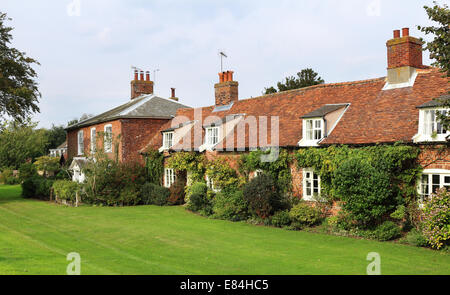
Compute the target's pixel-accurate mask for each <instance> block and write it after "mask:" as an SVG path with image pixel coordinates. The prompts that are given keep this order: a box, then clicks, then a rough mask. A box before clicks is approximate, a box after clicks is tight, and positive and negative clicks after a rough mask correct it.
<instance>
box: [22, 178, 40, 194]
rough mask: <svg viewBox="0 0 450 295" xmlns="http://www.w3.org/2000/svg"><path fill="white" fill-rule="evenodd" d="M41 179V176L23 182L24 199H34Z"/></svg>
mask: <svg viewBox="0 0 450 295" xmlns="http://www.w3.org/2000/svg"><path fill="white" fill-rule="evenodd" d="M39 178H40V176H39V175H35V176H32V177H30V178H27V179H25V180H24V181H23V182H22V197H24V198H34V197H35V196H36V190H37V187H36V183H37V182H38V181H39V180H38V179H39Z"/></svg>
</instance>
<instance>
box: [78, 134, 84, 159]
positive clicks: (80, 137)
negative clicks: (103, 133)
mask: <svg viewBox="0 0 450 295" xmlns="http://www.w3.org/2000/svg"><path fill="white" fill-rule="evenodd" d="M83 153H84V132H83V130H80V131H78V155H79V156H81V155H83Z"/></svg>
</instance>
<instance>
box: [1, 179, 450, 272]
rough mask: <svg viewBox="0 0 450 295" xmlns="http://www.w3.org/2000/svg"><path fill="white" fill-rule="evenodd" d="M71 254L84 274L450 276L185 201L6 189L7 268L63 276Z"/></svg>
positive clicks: (411, 253)
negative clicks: (51, 197) (31, 195)
mask: <svg viewBox="0 0 450 295" xmlns="http://www.w3.org/2000/svg"><path fill="white" fill-rule="evenodd" d="M69 252H78V253H79V254H80V255H81V273H82V274H365V271H366V267H367V264H368V263H369V262H368V261H366V255H367V254H368V253H369V252H378V253H379V254H380V255H381V271H382V273H383V274H450V255H449V254H445V253H442V252H436V251H432V250H428V249H421V248H415V247H410V246H405V245H399V244H394V243H380V242H375V241H367V240H358V239H351V238H344V237H335V236H328V235H321V234H314V233H307V232H295V231H287V230H282V229H277V228H269V227H262V226H253V225H249V224H246V223H232V222H228V221H221V220H213V219H207V218H204V217H200V216H196V215H194V214H192V213H189V212H187V211H185V209H184V208H182V207H155V206H141V207H126V208H106V207H87V206H84V207H80V208H69V207H63V206H59V205H56V204H53V203H48V202H41V201H35V200H24V199H22V198H21V197H20V187H19V186H0V274H65V271H66V267H67V264H68V261H66V255H67V254H68V253H69Z"/></svg>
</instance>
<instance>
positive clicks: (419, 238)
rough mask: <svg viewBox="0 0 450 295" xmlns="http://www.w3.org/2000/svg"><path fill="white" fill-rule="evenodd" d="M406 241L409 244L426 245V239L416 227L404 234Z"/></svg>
mask: <svg viewBox="0 0 450 295" xmlns="http://www.w3.org/2000/svg"><path fill="white" fill-rule="evenodd" d="M406 242H407V243H408V244H410V245H413V246H416V247H426V246H428V241H427V239H426V238H425V237H424V235H423V234H422V233H421V232H420V231H419V230H417V229H415V228H413V229H412V230H411V231H410V232H409V233H408V234H407V235H406Z"/></svg>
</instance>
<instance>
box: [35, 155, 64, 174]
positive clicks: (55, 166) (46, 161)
mask: <svg viewBox="0 0 450 295" xmlns="http://www.w3.org/2000/svg"><path fill="white" fill-rule="evenodd" d="M34 165H35V166H36V168H37V169H38V170H39V171H43V172H44V177H46V176H47V175H48V173H49V172H53V173H55V172H56V171H58V170H59V169H60V168H61V167H60V165H59V159H58V158H54V157H49V156H42V157H39V158H37V159H36V162H34Z"/></svg>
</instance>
